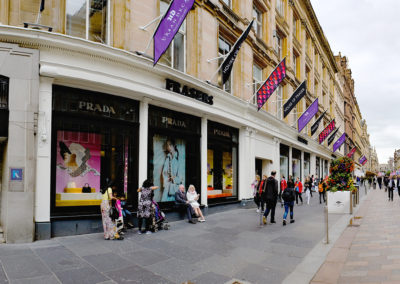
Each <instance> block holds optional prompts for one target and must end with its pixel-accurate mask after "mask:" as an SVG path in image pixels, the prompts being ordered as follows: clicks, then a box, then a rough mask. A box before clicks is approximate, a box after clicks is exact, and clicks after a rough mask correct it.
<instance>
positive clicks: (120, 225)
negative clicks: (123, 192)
mask: <svg viewBox="0 0 400 284" xmlns="http://www.w3.org/2000/svg"><path fill="white" fill-rule="evenodd" d="M113 189H114V190H113V196H114V197H115V208H117V210H118V218H117V219H115V226H116V227H117V232H118V234H120V235H123V234H124V233H123V232H122V229H123V228H124V219H123V217H122V206H121V200H120V198H119V197H118V194H117V190H116V189H115V188H113Z"/></svg>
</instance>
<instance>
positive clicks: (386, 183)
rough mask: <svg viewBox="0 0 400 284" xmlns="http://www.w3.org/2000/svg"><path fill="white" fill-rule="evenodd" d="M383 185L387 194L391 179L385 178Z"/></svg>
mask: <svg viewBox="0 0 400 284" xmlns="http://www.w3.org/2000/svg"><path fill="white" fill-rule="evenodd" d="M383 184H384V185H385V192H386V191H387V189H388V185H389V177H388V176H385V177H384V178H383Z"/></svg>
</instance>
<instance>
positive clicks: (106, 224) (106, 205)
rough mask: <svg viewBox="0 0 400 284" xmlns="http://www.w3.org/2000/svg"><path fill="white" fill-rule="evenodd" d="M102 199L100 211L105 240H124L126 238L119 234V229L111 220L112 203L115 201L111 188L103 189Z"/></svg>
mask: <svg viewBox="0 0 400 284" xmlns="http://www.w3.org/2000/svg"><path fill="white" fill-rule="evenodd" d="M101 197H102V200H101V204H100V209H101V218H102V221H103V230H104V239H105V240H123V239H124V238H123V237H121V236H120V235H119V234H118V233H117V227H116V226H115V223H114V222H113V220H111V217H110V213H111V212H110V211H112V210H111V201H112V200H113V199H115V198H114V196H113V192H112V189H111V187H108V188H106V189H102V190H101Z"/></svg>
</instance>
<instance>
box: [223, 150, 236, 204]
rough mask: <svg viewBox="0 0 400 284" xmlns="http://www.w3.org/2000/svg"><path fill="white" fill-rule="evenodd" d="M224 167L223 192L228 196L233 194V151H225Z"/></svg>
mask: <svg viewBox="0 0 400 284" xmlns="http://www.w3.org/2000/svg"><path fill="white" fill-rule="evenodd" d="M222 168H223V169H224V171H223V177H222V178H223V190H222V193H225V194H227V196H232V188H233V187H232V185H233V184H232V182H233V181H232V177H233V168H232V152H223V153H222Z"/></svg>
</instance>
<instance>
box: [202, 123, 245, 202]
mask: <svg viewBox="0 0 400 284" xmlns="http://www.w3.org/2000/svg"><path fill="white" fill-rule="evenodd" d="M238 135H239V131H238V129H236V128H233V127H230V126H227V125H224V124H220V123H217V122H213V121H208V144H207V145H208V146H207V198H208V203H209V204H213V203H214V204H215V203H219V202H227V201H234V200H237V199H238V170H237V169H238Z"/></svg>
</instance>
